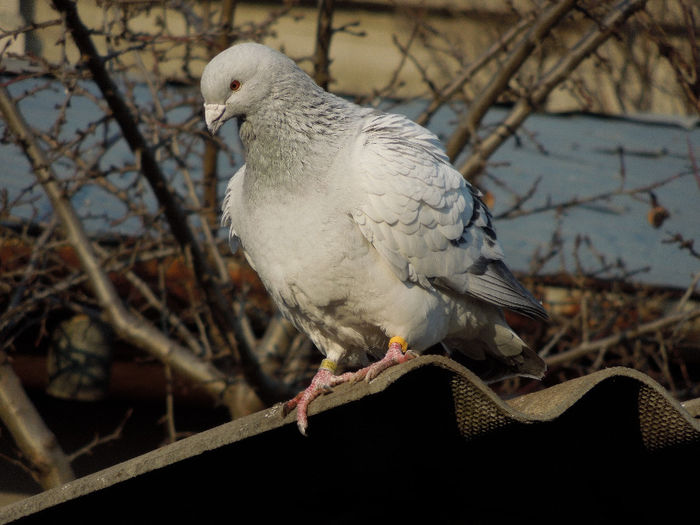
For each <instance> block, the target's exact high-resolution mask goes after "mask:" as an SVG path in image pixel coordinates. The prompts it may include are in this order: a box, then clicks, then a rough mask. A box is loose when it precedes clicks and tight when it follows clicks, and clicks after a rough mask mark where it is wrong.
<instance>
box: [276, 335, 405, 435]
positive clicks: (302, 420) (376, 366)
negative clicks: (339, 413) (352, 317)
mask: <svg viewBox="0 0 700 525" xmlns="http://www.w3.org/2000/svg"><path fill="white" fill-rule="evenodd" d="M415 357H417V354H415V353H414V352H412V351H410V350H408V351H406V353H404V352H403V350H402V348H401V345H400V344H397V343H392V344H390V345H389V350H388V351H387V353H386V355H385V356H384V357H383V358H382V359H381V360H379V361H377V362H376V363H373V364H371V365H369V366H367V367H365V368H361V369H360V370H358V371H357V372H346V373H344V374H340V375H337V376H336V375H333V373H332V372H331V371H330V370H328V369H326V368H323V367H322V368H319V369H318V372H316V375H315V376H314V377H313V379H312V380H311V384H310V385H309V386H308V388H306V390H303V391H301V392H299V393H298V394H297V395H296V396H294V398H292V399H290V400H289V401H287V402H286V403H285V404H284V406H283V408H282V414H283V416H284V417H286V416H287V415H288V414H289V413H290V412H291V411H292V410H294V409H295V408H296V409H297V427H299V432H301V433H302V434H303V435H304V436H306V429H307V428H308V426H309V419H308V414H307V409H308V407H309V404H311V402H312V401H313V400H314V399H316V398H317V397H319V396H321V395H325V394H328V393H330V392H332V391H333V387H334V386H337V385H339V384H341V383H347V382H349V383H351V384H354V383H359V382H360V381H362V380H365V381H367V382H368V383H369V382H370V381H372V380H373V379H374V378H376V377H377V376H378V375H379V374H381V373H382V372H383V371H384V370H386V369H387V368H390V367H392V366H394V365H398V364H400V363H405V362H406V361H409V360H410V359H413V358H415Z"/></svg>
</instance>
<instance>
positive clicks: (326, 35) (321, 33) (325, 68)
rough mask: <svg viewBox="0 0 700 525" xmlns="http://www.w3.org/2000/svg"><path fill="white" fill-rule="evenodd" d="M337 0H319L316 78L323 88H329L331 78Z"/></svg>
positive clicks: (315, 62)
mask: <svg viewBox="0 0 700 525" xmlns="http://www.w3.org/2000/svg"><path fill="white" fill-rule="evenodd" d="M334 4H335V0H318V20H317V25H316V48H315V50H314V80H315V81H316V83H317V84H318V85H319V86H321V87H322V88H323V89H326V90H327V89H328V84H329V83H330V80H331V74H330V63H331V62H330V57H329V55H330V50H331V37H332V36H333V9H334V8H335V5H334Z"/></svg>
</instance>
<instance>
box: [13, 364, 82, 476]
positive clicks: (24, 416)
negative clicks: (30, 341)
mask: <svg viewBox="0 0 700 525" xmlns="http://www.w3.org/2000/svg"><path fill="white" fill-rule="evenodd" d="M0 417H1V418H2V421H3V423H5V426H6V427H7V428H8V430H9V431H10V434H12V437H13V439H14V440H15V443H16V444H17V446H18V447H19V448H20V450H21V451H22V454H24V456H25V457H26V458H27V460H28V461H29V463H30V464H31V471H32V475H34V476H35V478H36V480H37V481H38V482H39V484H41V486H42V487H44V488H45V489H49V488H51V487H57V486H59V485H62V484H63V483H66V482H68V481H71V480H72V479H74V478H75V475H74V474H73V469H71V466H70V461H69V458H68V457H67V456H66V454H65V453H64V452H63V450H61V447H60V445H59V444H58V442H57V441H56V436H54V434H53V432H51V430H49V429H48V428H47V427H46V425H45V424H44V421H43V419H41V416H40V415H39V412H37V410H36V408H35V407H34V405H33V404H32V402H31V401H30V400H29V398H28V397H27V394H26V393H25V392H24V389H23V388H22V384H21V382H20V380H19V378H18V377H17V375H16V374H15V372H14V370H13V369H12V366H10V364H9V363H8V360H7V355H6V354H5V352H2V351H0Z"/></svg>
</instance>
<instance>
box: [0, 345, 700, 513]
mask: <svg viewBox="0 0 700 525" xmlns="http://www.w3.org/2000/svg"><path fill="white" fill-rule="evenodd" d="M309 412H310V415H311V417H310V425H309V437H308V438H305V437H303V436H301V435H300V434H299V432H298V431H297V428H296V425H295V424H294V413H292V414H289V415H288V416H287V417H286V418H283V417H282V415H281V409H280V406H275V407H272V408H270V409H268V410H264V411H262V412H259V413H256V414H253V415H251V416H248V417H245V418H241V419H238V420H236V421H233V422H231V423H228V424H225V425H221V426H219V427H216V428H213V429H211V430H209V431H206V432H202V433H200V434H197V435H195V436H192V437H190V438H187V439H183V440H182V441H179V442H177V443H174V444H172V445H169V446H166V447H163V448H161V449H158V450H155V451H153V452H150V453H148V454H144V455H142V456H139V457H136V458H134V459H132V460H129V461H126V462H124V463H121V464H118V465H115V466H114V467H111V468H108V469H106V470H103V471H101V472H97V473H95V474H92V475H89V476H86V477H84V478H81V479H78V480H76V481H74V482H71V483H68V484H66V485H64V486H62V487H59V488H56V489H52V490H49V491H47V492H44V493H42V494H39V495H36V496H33V497H30V498H27V499H25V500H22V501H19V502H17V503H15V504H12V505H10V506H8V507H5V508H2V509H0V523H9V522H16V523H21V524H30V523H59V522H63V520H66V521H67V520H69V519H70V520H73V521H76V520H77V522H80V523H127V522H131V523H145V522H150V523H154V522H155V523H184V522H196V523H212V522H217V523H218V522H220V521H221V520H226V521H227V522H233V523H247V522H250V521H251V520H253V519H254V520H255V522H261V523H267V522H271V521H272V520H277V519H280V520H281V519H285V520H291V519H296V518H302V519H305V520H309V522H311V523H356V522H358V521H359V522H374V521H382V520H390V521H391V522H395V521H398V520H403V521H406V520H408V521H409V522H421V521H423V522H430V523H500V522H503V521H505V520H511V519H517V520H518V521H520V522H523V521H524V522H527V521H531V520H532V521H534V520H536V521H537V522H539V523H542V522H545V523H546V522H555V521H556V522H558V523H560V522H562V521H564V522H566V523H578V522H581V523H583V522H587V523H591V522H594V523H616V522H620V521H632V520H635V521H636V522H637V523H642V522H646V521H648V520H651V519H653V518H657V517H663V519H664V521H665V522H671V521H672V518H673V517H674V516H675V515H677V516H683V515H684V514H685V513H687V512H689V510H690V509H691V507H692V506H694V505H695V503H694V499H693V498H694V496H693V494H694V490H695V487H693V486H691V485H692V484H691V483H689V482H688V481H687V479H689V477H688V474H689V473H694V474H696V473H697V472H698V466H700V421H699V420H697V419H695V418H694V417H693V416H692V415H691V414H690V413H689V412H687V411H686V410H685V409H684V408H683V407H682V406H681V405H680V404H679V403H678V402H677V401H676V400H675V399H673V398H672V396H671V395H670V394H669V393H668V392H667V391H665V390H664V389H663V388H662V387H661V386H659V385H658V384H657V383H656V382H654V381H653V380H652V379H650V378H649V377H648V376H646V375H644V374H642V373H640V372H637V371H635V370H631V369H626V368H609V369H606V370H602V371H599V372H596V373H593V374H591V375H588V376H585V377H581V378H578V379H575V380H572V381H567V382H565V383H562V384H559V385H556V386H553V387H550V388H547V389H545V390H542V391H539V392H535V393H532V394H528V395H525V396H522V397H518V398H515V399H512V400H510V401H507V402H506V401H504V400H502V399H500V398H499V397H498V396H496V395H495V394H494V392H493V391H492V390H491V389H490V388H489V387H488V386H487V385H485V384H484V383H483V382H481V381H480V380H479V379H478V378H477V377H476V376H475V375H474V374H472V373H471V372H470V371H469V370H467V369H466V368H464V367H462V366H460V365H459V364H457V363H455V362H454V361H451V360H449V359H446V358H442V357H435V356H424V357H419V358H417V359H414V360H412V361H410V362H408V363H406V364H404V365H401V366H397V367H394V368H392V369H389V370H387V371H386V372H384V373H382V374H381V375H380V376H379V377H378V378H377V379H375V380H374V381H373V382H371V383H364V382H362V383H358V384H355V385H341V386H339V387H338V388H337V389H335V391H334V392H332V393H331V394H329V395H327V396H324V397H322V398H319V399H318V400H316V401H314V403H312V405H311V407H310V411H309Z"/></svg>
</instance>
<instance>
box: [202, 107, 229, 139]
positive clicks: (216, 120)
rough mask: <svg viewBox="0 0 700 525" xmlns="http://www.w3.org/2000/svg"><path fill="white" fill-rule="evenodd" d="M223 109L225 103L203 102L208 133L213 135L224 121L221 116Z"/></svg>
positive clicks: (224, 108) (224, 109)
mask: <svg viewBox="0 0 700 525" xmlns="http://www.w3.org/2000/svg"><path fill="white" fill-rule="evenodd" d="M225 111H226V105H225V104H204V121H205V122H206V123H207V129H208V130H209V133H211V134H212V135H215V134H216V132H217V131H219V128H220V127H221V125H222V124H223V123H224V120H223V119H222V118H221V117H223V116H224V112H225Z"/></svg>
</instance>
